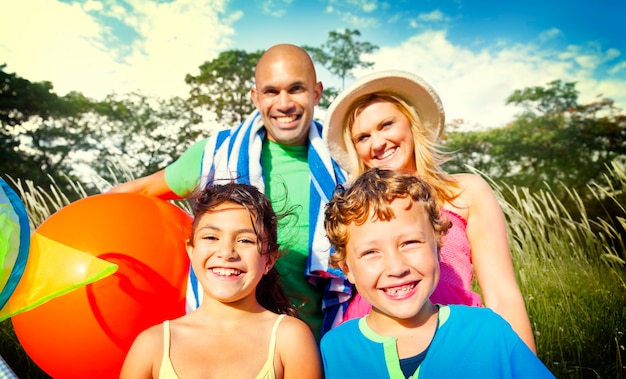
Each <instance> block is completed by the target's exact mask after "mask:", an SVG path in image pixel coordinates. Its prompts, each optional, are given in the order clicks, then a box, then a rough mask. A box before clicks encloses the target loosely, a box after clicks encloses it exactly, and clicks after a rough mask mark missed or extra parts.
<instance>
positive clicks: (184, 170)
mask: <svg viewBox="0 0 626 379" xmlns="http://www.w3.org/2000/svg"><path fill="white" fill-rule="evenodd" d="M206 143H207V138H205V139H202V140H200V141H198V142H196V143H194V144H193V145H191V146H190V147H189V148H188V149H187V150H185V152H184V153H183V154H182V155H181V156H180V157H179V158H178V159H177V160H176V161H174V162H173V163H172V164H170V165H169V166H167V167H165V182H166V183H167V186H168V187H170V189H171V190H172V192H174V193H175V194H176V195H178V196H180V197H183V198H184V197H187V196H189V194H191V193H192V192H193V191H194V190H195V189H196V187H198V185H199V184H200V176H201V175H202V173H201V172H200V170H201V169H202V154H203V153H204V147H205V146H206Z"/></svg>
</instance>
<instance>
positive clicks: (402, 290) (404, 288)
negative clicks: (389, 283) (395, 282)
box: [384, 283, 415, 295]
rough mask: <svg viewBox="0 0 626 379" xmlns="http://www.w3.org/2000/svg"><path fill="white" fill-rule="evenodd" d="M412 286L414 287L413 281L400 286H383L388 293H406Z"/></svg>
mask: <svg viewBox="0 0 626 379" xmlns="http://www.w3.org/2000/svg"><path fill="white" fill-rule="evenodd" d="M413 288H415V283H413V284H409V285H406V286H402V287H393V288H385V289H384V291H385V293H386V294H388V295H399V294H403V293H407V292H409V291H410V290H412V289H413Z"/></svg>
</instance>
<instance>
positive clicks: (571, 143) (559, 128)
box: [444, 81, 626, 212]
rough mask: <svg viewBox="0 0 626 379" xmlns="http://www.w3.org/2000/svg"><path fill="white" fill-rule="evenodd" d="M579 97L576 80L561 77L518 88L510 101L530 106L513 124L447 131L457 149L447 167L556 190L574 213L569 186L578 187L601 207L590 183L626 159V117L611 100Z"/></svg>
mask: <svg viewBox="0 0 626 379" xmlns="http://www.w3.org/2000/svg"><path fill="white" fill-rule="evenodd" d="M577 95H578V92H577V91H576V89H575V86H574V83H566V84H563V83H561V82H560V81H554V82H551V83H549V84H548V87H547V88H541V87H535V88H527V89H525V90H521V91H519V90H518V91H515V93H514V94H513V95H511V96H510V97H509V99H508V102H509V103H513V104H517V105H522V106H524V108H525V109H526V110H525V111H524V112H523V113H522V114H520V115H518V116H517V117H516V119H515V120H514V121H513V122H511V123H510V124H509V125H507V126H505V127H503V128H495V129H489V130H486V131H477V132H453V133H450V134H447V135H446V139H445V141H444V143H445V146H446V148H447V149H449V150H450V151H452V152H454V155H453V159H452V161H450V162H449V163H448V165H447V166H446V168H447V169H448V170H449V171H452V172H459V171H465V166H466V165H469V166H471V167H474V168H476V169H478V170H479V171H482V172H485V173H486V174H487V175H488V176H490V177H492V178H494V179H495V180H496V181H498V182H502V183H507V184H510V185H515V186H518V187H528V188H529V189H531V191H540V190H543V189H546V188H550V189H551V190H552V191H554V194H555V195H556V197H557V198H558V199H560V200H562V201H564V202H565V206H566V208H567V209H568V211H570V212H576V211H577V207H576V204H574V203H573V202H572V199H571V198H569V196H568V193H567V190H574V191H575V192H576V193H577V194H578V195H579V196H580V197H581V198H582V199H583V201H585V202H586V203H588V205H591V204H595V205H596V207H595V208H597V209H600V210H601V209H602V207H603V206H604V205H603V204H602V201H600V200H601V199H597V198H595V197H594V194H593V191H590V190H589V187H588V186H589V185H590V184H592V183H594V182H597V181H599V180H602V178H603V174H604V173H605V167H607V166H610V165H611V164H612V162H617V163H620V164H623V163H625V162H626V116H624V115H623V114H620V113H619V110H618V109H617V108H615V107H614V105H613V101H612V100H610V99H603V100H601V101H598V102H594V103H591V104H584V105H580V104H577ZM589 208H594V207H589Z"/></svg>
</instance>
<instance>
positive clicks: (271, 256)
mask: <svg viewBox="0 0 626 379" xmlns="http://www.w3.org/2000/svg"><path fill="white" fill-rule="evenodd" d="M265 256H266V257H267V262H266V263H265V273H266V274H267V273H268V272H269V271H270V270H271V269H272V267H274V263H276V260H277V259H278V250H276V251H275V252H273V253H269V254H265Z"/></svg>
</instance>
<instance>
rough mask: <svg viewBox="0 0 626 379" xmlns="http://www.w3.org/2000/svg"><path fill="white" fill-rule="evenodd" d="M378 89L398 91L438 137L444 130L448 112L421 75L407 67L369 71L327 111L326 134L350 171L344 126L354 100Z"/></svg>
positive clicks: (330, 146) (331, 148)
mask: <svg viewBox="0 0 626 379" xmlns="http://www.w3.org/2000/svg"><path fill="white" fill-rule="evenodd" d="M374 92H386V93H391V94H394V95H396V96H398V97H400V98H401V99H402V100H404V101H405V102H406V103H407V104H408V105H410V106H412V107H413V108H414V109H415V112H417V115H418V116H419V118H420V120H421V122H422V124H423V125H424V126H425V127H426V128H427V129H434V130H436V133H434V134H433V135H434V136H435V137H436V138H438V137H439V136H440V135H441V132H442V131H443V127H444V123H445V113H444V110H443V104H442V103H441V99H440V98H439V95H437V92H435V90H434V89H433V88H432V87H431V86H430V84H428V83H427V82H426V81H425V80H424V79H422V78H421V77H419V76H417V75H415V74H413V73H410V72H406V71H401V70H387V71H378V72H375V73H373V74H369V75H366V76H364V77H362V78H360V79H358V80H356V81H355V82H354V83H352V84H351V85H350V86H348V87H347V88H346V89H344V90H343V91H342V92H341V93H340V94H339V95H338V96H337V97H336V98H335V100H333V102H332V104H331V105H330V108H328V111H327V112H326V117H325V121H324V130H323V138H324V141H325V142H326V144H327V145H328V149H329V151H330V153H331V155H332V157H333V158H334V159H335V161H336V162H337V163H338V164H339V165H340V166H341V167H342V168H343V169H344V170H346V171H350V169H351V167H350V160H349V156H348V151H347V149H346V145H345V143H344V140H343V128H344V124H345V122H346V119H347V116H348V115H347V112H348V109H349V108H350V106H351V105H352V103H353V102H354V101H355V100H357V99H358V98H360V97H361V96H364V95H369V94H371V93H374Z"/></svg>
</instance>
